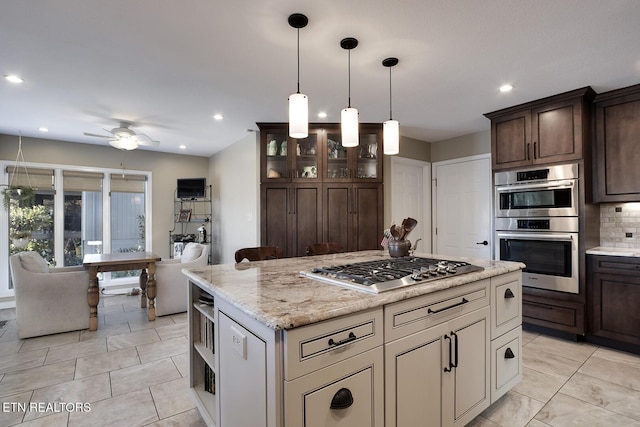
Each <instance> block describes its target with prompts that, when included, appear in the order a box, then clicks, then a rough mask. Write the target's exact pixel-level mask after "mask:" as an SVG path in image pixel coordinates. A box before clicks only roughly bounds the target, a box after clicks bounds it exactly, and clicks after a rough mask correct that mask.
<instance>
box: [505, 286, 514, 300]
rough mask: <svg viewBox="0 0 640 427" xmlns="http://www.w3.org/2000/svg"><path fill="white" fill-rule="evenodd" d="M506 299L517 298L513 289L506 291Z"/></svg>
mask: <svg viewBox="0 0 640 427" xmlns="http://www.w3.org/2000/svg"><path fill="white" fill-rule="evenodd" d="M504 297H505V298H515V297H516V296H515V295H514V294H513V292H512V291H511V289H509V288H507V290H506V291H504Z"/></svg>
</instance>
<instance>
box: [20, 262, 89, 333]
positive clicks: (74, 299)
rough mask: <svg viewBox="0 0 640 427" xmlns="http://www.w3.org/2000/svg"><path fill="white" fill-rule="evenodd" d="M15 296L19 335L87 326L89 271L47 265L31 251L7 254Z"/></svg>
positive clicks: (62, 330) (56, 331)
mask: <svg viewBox="0 0 640 427" xmlns="http://www.w3.org/2000/svg"><path fill="white" fill-rule="evenodd" d="M9 264H10V267H11V278H12V280H13V286H14V288H15V295H16V324H17V327H18V337H20V338H29V337H36V336H40V335H48V334H57V333H60V332H69V331H76V330H78V329H87V328H89V303H88V302H87V292H88V289H89V273H88V271H87V270H86V269H85V268H83V267H61V268H49V266H48V265H47V262H46V261H45V260H44V259H43V258H42V257H41V256H40V255H39V254H38V253H37V252H32V251H26V252H19V253H17V254H14V255H11V257H9Z"/></svg>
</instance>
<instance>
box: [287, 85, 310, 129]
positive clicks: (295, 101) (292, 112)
mask: <svg viewBox="0 0 640 427" xmlns="http://www.w3.org/2000/svg"><path fill="white" fill-rule="evenodd" d="M289 136H290V137H291V138H306V137H308V136H309V98H308V97H307V95H305V94H303V93H292V94H291V95H289Z"/></svg>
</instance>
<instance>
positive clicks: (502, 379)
mask: <svg viewBox="0 0 640 427" xmlns="http://www.w3.org/2000/svg"><path fill="white" fill-rule="evenodd" d="M491 364H492V367H491V372H492V373H493V374H492V375H491V403H493V402H495V401H496V400H498V399H499V398H500V397H502V396H503V395H504V394H505V393H506V392H508V391H509V390H510V389H511V388H512V387H513V386H514V385H516V384H517V383H519V382H520V381H521V380H522V327H520V326H519V327H517V328H514V329H513V330H511V331H509V332H507V333H506V334H504V335H502V336H501V337H499V338H497V339H495V340H493V341H491Z"/></svg>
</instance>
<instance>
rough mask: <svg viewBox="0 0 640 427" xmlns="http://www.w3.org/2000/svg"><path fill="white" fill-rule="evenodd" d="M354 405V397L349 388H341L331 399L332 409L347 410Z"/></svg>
mask: <svg viewBox="0 0 640 427" xmlns="http://www.w3.org/2000/svg"><path fill="white" fill-rule="evenodd" d="M351 405H353V395H352V394H351V390H349V389H348V388H341V389H340V390H338V391H337V392H336V394H334V395H333V399H331V409H347V408H348V407H349V406H351Z"/></svg>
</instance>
